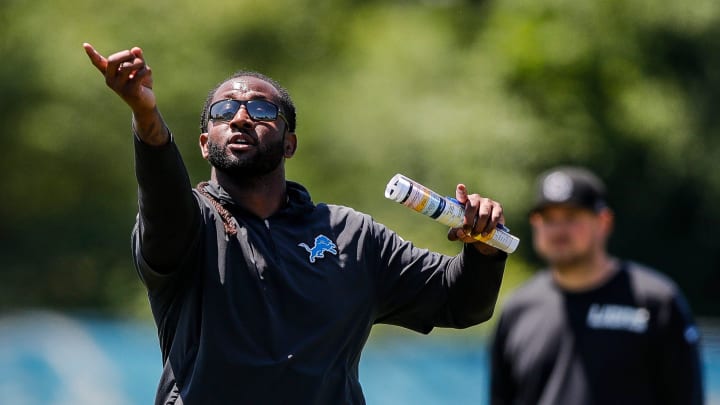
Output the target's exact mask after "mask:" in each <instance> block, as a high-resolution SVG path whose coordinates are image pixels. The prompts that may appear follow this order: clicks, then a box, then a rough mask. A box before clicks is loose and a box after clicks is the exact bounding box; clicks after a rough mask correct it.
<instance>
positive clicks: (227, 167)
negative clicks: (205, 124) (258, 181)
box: [208, 136, 285, 180]
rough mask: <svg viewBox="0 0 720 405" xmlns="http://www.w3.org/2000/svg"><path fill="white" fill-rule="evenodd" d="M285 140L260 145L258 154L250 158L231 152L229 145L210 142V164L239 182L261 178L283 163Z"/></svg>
mask: <svg viewBox="0 0 720 405" xmlns="http://www.w3.org/2000/svg"><path fill="white" fill-rule="evenodd" d="M284 138H285V137H284V136H283V139H280V140H279V141H277V142H274V143H270V144H260V145H258V149H257V153H255V154H254V155H251V156H248V157H246V156H242V155H240V156H237V155H235V154H234V153H232V152H230V151H229V150H228V148H227V143H225V144H218V143H215V142H210V141H209V140H208V162H210V164H211V165H212V166H213V167H214V168H215V169H217V170H219V171H221V172H224V173H226V174H228V175H230V176H232V177H234V178H236V179H238V180H240V179H252V178H257V177H261V176H264V175H266V174H268V173H270V172H272V171H273V170H275V169H277V168H278V166H279V165H280V163H281V162H282V159H283V157H284V150H283V145H284V143H285V142H284V140H285V139H284Z"/></svg>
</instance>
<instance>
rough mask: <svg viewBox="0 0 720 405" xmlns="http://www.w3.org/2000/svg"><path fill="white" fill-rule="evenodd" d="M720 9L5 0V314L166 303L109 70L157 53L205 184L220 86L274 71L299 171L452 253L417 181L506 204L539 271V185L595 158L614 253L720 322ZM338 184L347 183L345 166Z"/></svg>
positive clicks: (176, 128) (165, 90)
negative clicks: (611, 219) (138, 224)
mask: <svg viewBox="0 0 720 405" xmlns="http://www.w3.org/2000/svg"><path fill="white" fill-rule="evenodd" d="M719 22H720V3H718V2H716V1H713V0H691V1H688V2H682V3H672V4H662V5H661V4H657V3H656V2H649V1H645V0H626V1H619V0H609V1H604V2H594V3H593V2H591V3H587V2H585V3H584V2H572V1H567V0H537V1H529V0H526V1H520V0H494V1H490V0H488V1H485V2H481V1H480V2H479V1H470V0H465V1H462V0H454V1H453V0H425V1H401V2H391V3H388V2H380V1H352V0H342V1H327V0H325V1H323V0H314V1H310V0H276V1H273V2H261V1H237V0H236V1H232V2H231V1H225V0H217V1H214V0H210V1H207V2H192V1H187V0H180V1H175V2H170V1H166V0H159V1H155V2H144V1H137V0H129V1H126V2H122V3H103V4H102V7H100V8H99V9H98V7H97V3H96V2H91V1H88V0H71V1H68V2H65V3H62V4H59V3H58V4H56V2H50V1H47V0H46V1H40V2H21V1H19V0H6V1H5V2H4V3H3V4H2V5H0V47H1V50H2V54H3V63H1V64H0V94H1V96H0V97H1V99H0V100H1V101H0V103H1V104H0V106H1V107H2V108H0V116H1V117H2V119H1V120H0V125H1V129H2V134H3V143H2V145H3V147H2V149H0V173H2V176H1V177H0V186H2V190H3V191H4V196H3V198H2V202H0V242H2V243H1V244H0V261H1V263H2V264H1V265H0V266H1V267H0V308H11V307H18V306H39V305H49V306H59V307H69V308H95V309H101V310H109V311H119V312H128V311H131V312H132V311H134V308H137V307H141V308H142V310H141V312H143V313H147V311H146V310H145V304H144V298H143V294H144V293H143V290H142V288H141V286H140V283H139V281H138V280H137V277H136V276H135V273H134V269H133V267H132V262H131V260H130V248H129V233H130V229H131V227H132V224H133V222H134V215H135V210H136V201H135V183H134V176H133V163H132V150H131V139H130V124H129V123H130V114H129V111H128V109H127V108H126V107H125V106H124V104H123V103H122V102H121V101H120V100H119V99H118V98H117V97H116V96H115V95H114V94H112V92H111V91H110V90H108V89H107V88H106V87H105V85H104V83H103V80H102V78H101V77H100V75H99V74H98V73H97V72H96V71H95V70H94V68H93V67H92V66H91V65H90V63H89V61H88V60H87V58H86V56H85V54H84V52H83V50H82V48H81V44H82V42H84V41H88V42H91V43H92V44H93V45H95V46H96V48H97V49H98V50H99V51H100V52H102V53H105V54H110V53H113V52H116V51H118V50H122V49H127V48H129V47H131V46H133V45H138V46H141V47H142V48H143V49H144V51H145V54H146V56H147V58H148V61H149V63H150V65H151V66H152V68H153V72H154V79H155V90H156V94H157V95H158V99H159V103H160V108H161V110H162V111H163V114H164V116H165V118H166V120H167V121H168V122H169V124H170V126H171V128H172V129H173V132H174V134H175V137H176V140H177V142H178V144H179V146H180V149H181V150H182V152H183V153H184V157H185V161H186V163H187V165H188V168H189V171H190V174H191V178H192V179H193V181H194V182H199V181H201V180H203V179H206V178H207V177H208V166H207V164H206V163H205V162H204V161H203V160H202V159H201V158H200V156H199V153H198V149H197V135H198V132H199V131H198V116H199V114H200V109H201V105H202V102H203V100H204V98H205V95H206V93H207V91H208V90H209V89H210V88H212V87H213V86H214V85H215V84H216V83H217V82H219V81H220V80H222V79H224V78H225V77H226V76H228V75H229V74H231V73H232V72H233V71H235V70H238V69H240V68H249V69H255V70H259V71H262V72H264V73H266V74H269V75H270V76H272V77H275V78H276V79H278V80H279V81H280V82H281V83H283V84H284V85H285V86H286V87H287V88H288V89H289V90H290V92H291V94H292V95H293V96H294V98H295V102H296V105H297V107H298V135H299V151H298V155H296V157H295V158H293V160H291V161H290V162H289V164H288V176H289V177H290V178H291V179H294V180H297V181H300V182H302V183H304V184H305V185H307V186H308V188H309V189H310V191H311V193H312V194H313V197H314V199H315V200H316V201H326V202H332V203H339V204H345V205H350V206H353V207H355V208H357V209H359V210H361V211H365V212H367V213H369V214H372V215H373V216H374V217H375V218H376V219H377V220H379V221H380V222H383V223H385V224H387V225H388V226H390V227H391V228H393V229H395V230H397V231H398V232H399V233H400V234H401V235H402V236H403V237H405V238H407V239H411V240H413V241H415V242H416V243H417V244H418V245H421V246H425V247H430V248H433V249H437V250H440V251H444V252H447V253H454V252H456V251H457V247H456V246H455V245H452V244H450V243H449V242H446V241H445V236H444V235H445V230H444V229H443V228H442V226H440V225H438V224H435V223H433V222H432V221H429V220H427V219H424V218H422V217H420V216H419V215H418V214H415V213H412V212H410V211H408V210H407V209H406V208H404V207H401V206H399V205H398V204H395V203H391V202H390V201H389V200H386V199H385V198H384V197H383V195H382V192H383V190H384V187H385V183H386V182H387V181H388V180H389V179H390V177H391V176H392V175H393V174H395V173H398V172H400V173H404V174H406V175H408V176H410V177H412V178H415V179H416V180H419V181H422V182H423V183H425V184H426V185H428V186H430V187H432V188H434V189H436V190H437V191H439V192H444V193H451V192H452V191H453V189H454V186H455V184H456V183H458V182H465V183H466V184H467V185H468V187H469V188H470V189H471V190H473V191H477V192H480V193H481V194H486V195H488V196H490V197H492V198H494V199H496V200H499V201H501V202H503V204H504V206H505V209H506V213H507V219H508V225H509V226H510V227H511V228H512V229H513V231H515V233H518V234H519V235H520V236H521V237H522V239H523V242H522V243H521V247H520V249H519V251H518V253H517V254H515V255H514V256H513V257H512V258H511V260H510V262H509V271H508V275H509V279H508V286H509V287H511V286H513V285H514V283H516V282H517V281H519V279H520V278H522V277H524V276H526V271H525V269H528V268H533V267H536V266H537V265H538V263H537V262H536V260H535V257H534V256H533V252H532V245H531V240H530V235H529V233H528V229H527V226H526V215H527V209H528V206H529V204H530V200H531V197H532V185H533V181H534V178H535V176H536V175H537V174H538V173H539V172H540V171H541V170H543V169H545V168H547V167H550V166H552V165H555V164H564V163H575V164H583V165H586V166H589V167H590V168H592V169H593V170H595V171H597V172H598V174H600V175H601V176H602V177H603V178H604V179H605V180H606V181H607V183H608V185H609V189H610V199H611V203H612V205H613V206H614V207H615V209H616V214H617V227H616V232H615V235H614V237H613V240H612V243H611V247H612V250H613V251H614V252H615V253H616V254H618V255H620V256H622V257H626V258H631V259H635V260H638V261H642V262H645V263H647V264H649V265H652V266H655V267H657V268H659V269H661V270H663V271H665V272H666V273H668V274H669V275H671V276H672V277H673V278H674V279H675V280H676V281H677V282H678V284H680V286H681V287H682V288H683V290H684V291H685V292H686V294H687V295H688V297H689V299H690V302H691V304H692V306H693V309H694V310H695V311H696V312H697V313H701V314H714V315H719V314H720V306H718V305H717V304H716V303H714V302H716V300H715V297H716V295H717V294H718V293H720V249H719V248H718V244H719V243H720V242H719V238H720V232H718V227H720V205H718V204H717V203H715V202H716V201H718V197H720V176H718V174H717V171H718V162H719V161H720V160H719V157H720V150H719V148H720V137H719V136H718V135H720V134H719V133H718V132H719V131H720V115H718V114H716V113H715V111H714V110H715V109H716V107H717V105H718V101H719V100H718V99H719V98H720V35H719V34H720V29H718V28H717V27H718V26H720V25H719V24H718V23H719ZM329 174H331V175H329Z"/></svg>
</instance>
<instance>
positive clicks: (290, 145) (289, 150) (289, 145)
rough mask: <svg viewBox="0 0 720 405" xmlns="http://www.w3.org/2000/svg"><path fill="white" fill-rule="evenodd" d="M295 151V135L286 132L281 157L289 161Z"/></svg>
mask: <svg viewBox="0 0 720 405" xmlns="http://www.w3.org/2000/svg"><path fill="white" fill-rule="evenodd" d="M295 151H297V135H295V132H288V133H286V134H285V141H284V144H283V156H285V159H290V158H291V157H293V156H294V155H295Z"/></svg>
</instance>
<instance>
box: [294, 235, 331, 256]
mask: <svg viewBox="0 0 720 405" xmlns="http://www.w3.org/2000/svg"><path fill="white" fill-rule="evenodd" d="M298 246H300V247H302V248H304V249H305V250H306V251H307V252H308V253H310V263H315V259H323V258H325V252H328V253H332V254H334V255H336V254H337V246H335V244H334V243H333V241H331V240H330V238H328V237H327V236H325V235H318V236H316V237H315V246H313V247H310V246H308V245H307V244H305V243H298Z"/></svg>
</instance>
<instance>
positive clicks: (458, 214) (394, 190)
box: [385, 174, 520, 253]
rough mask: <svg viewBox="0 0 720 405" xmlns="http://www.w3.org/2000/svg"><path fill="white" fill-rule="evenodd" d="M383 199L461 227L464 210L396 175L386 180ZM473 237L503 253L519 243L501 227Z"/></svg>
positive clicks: (419, 185) (450, 200) (510, 251)
mask: <svg viewBox="0 0 720 405" xmlns="http://www.w3.org/2000/svg"><path fill="white" fill-rule="evenodd" d="M385 198H388V199H390V200H393V201H396V202H399V203H400V204H402V205H404V206H406V207H408V208H411V209H413V210H415V211H417V212H419V213H421V214H423V215H427V216H428V217H430V218H432V219H434V220H436V221H438V222H440V223H441V224H444V225H447V226H449V227H451V228H458V227H461V226H462V224H463V218H464V217H465V207H463V205H462V204H460V203H459V202H458V201H457V200H455V199H454V198H452V197H443V196H441V195H440V194H438V193H436V192H434V191H432V190H430V189H429V188H427V187H425V186H423V185H422V184H420V183H418V182H417V181H415V180H412V179H410V178H408V177H406V176H403V175H402V174H396V175H395V176H393V178H392V179H390V181H389V182H388V184H387V186H386V187H385ZM474 238H475V239H476V240H479V241H481V242H484V243H486V244H488V245H490V246H492V247H494V248H497V249H500V250H502V251H503V252H506V253H512V252H514V251H515V249H517V247H518V245H519V244H520V239H518V238H517V237H516V236H514V235H511V234H510V230H509V229H508V228H507V227H505V226H504V225H502V224H498V225H497V227H496V228H495V229H493V230H492V231H491V232H490V233H489V234H488V235H487V236H482V235H477V236H475V237H474Z"/></svg>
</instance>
